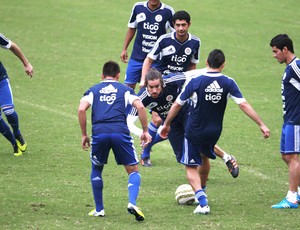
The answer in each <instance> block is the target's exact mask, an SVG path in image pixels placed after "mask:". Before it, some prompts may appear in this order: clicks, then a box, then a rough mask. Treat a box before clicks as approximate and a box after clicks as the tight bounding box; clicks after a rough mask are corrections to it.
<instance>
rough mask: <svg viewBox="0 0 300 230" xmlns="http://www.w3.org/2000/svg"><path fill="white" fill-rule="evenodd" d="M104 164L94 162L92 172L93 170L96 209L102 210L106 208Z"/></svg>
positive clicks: (92, 181)
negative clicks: (103, 193)
mask: <svg viewBox="0 0 300 230" xmlns="http://www.w3.org/2000/svg"><path fill="white" fill-rule="evenodd" d="M102 170H103V165H102V166H97V165H94V164H92V172H91V184H92V189H93V195H94V201H95V205H96V211H97V212H100V211H101V210H102V209H104V205H103V195H102V191H103V180H102Z"/></svg>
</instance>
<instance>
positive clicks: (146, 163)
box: [141, 157, 152, 167]
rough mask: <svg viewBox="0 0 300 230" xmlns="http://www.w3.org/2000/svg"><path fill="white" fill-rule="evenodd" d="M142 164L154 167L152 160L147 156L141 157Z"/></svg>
mask: <svg viewBox="0 0 300 230" xmlns="http://www.w3.org/2000/svg"><path fill="white" fill-rule="evenodd" d="M141 165H142V166H145V167H152V163H151V161H150V158H149V157H145V158H144V159H141Z"/></svg>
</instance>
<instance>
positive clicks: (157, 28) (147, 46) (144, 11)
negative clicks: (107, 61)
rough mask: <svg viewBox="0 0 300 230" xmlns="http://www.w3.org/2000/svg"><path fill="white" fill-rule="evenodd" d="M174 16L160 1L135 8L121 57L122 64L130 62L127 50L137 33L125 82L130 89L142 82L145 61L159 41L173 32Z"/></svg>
mask: <svg viewBox="0 0 300 230" xmlns="http://www.w3.org/2000/svg"><path fill="white" fill-rule="evenodd" d="M173 14H174V10H173V8H172V7H170V6H168V5H166V4H164V3H162V2H161V1H160V0H149V1H146V2H137V3H136V4H135V5H134V6H133V9H132V13H131V16H130V19H129V22H128V30H127V33H126V36H125V40H124V45H123V50H122V53H121V56H120V57H121V60H122V62H124V63H127V62H128V60H127V59H128V54H127V48H128V46H129V44H130V42H131V40H132V39H133V37H134V35H135V33H136V37H135V40H134V45H133V50H132V53H131V56H130V59H129V62H128V66H127V69H126V75H125V81H124V83H125V84H126V85H128V86H129V87H131V88H133V89H135V86H136V84H137V83H138V82H140V79H141V72H142V66H143V62H144V59H145V58H146V56H147V54H148V53H149V51H150V50H151V49H152V47H153V46H154V44H155V42H156V41H157V39H158V38H159V37H160V36H161V35H163V34H165V33H167V32H170V31H172V30H173V28H172V16H173Z"/></svg>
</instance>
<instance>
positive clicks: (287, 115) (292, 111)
mask: <svg viewBox="0 0 300 230" xmlns="http://www.w3.org/2000/svg"><path fill="white" fill-rule="evenodd" d="M270 46H271V48H272V52H273V56H274V58H276V59H277V60H278V62H279V63H280V64H282V63H285V64H286V68H285V71H284V74H283V76H282V84H281V95H282V103H283V125H282V132H281V142H280V153H281V157H282V160H283V161H284V162H285V163H286V164H287V166H288V169H289V190H288V192H287V195H286V197H285V198H284V199H283V200H282V201H281V202H279V203H278V204H275V205H273V206H272V208H279V209H282V208H298V206H299V204H298V202H299V203H300V159H299V154H300V60H299V59H298V58H297V57H296V55H295V53H294V46H293V41H292V39H291V38H290V37H289V36H288V35H287V34H278V35H277V36H275V37H274V38H272V40H271V42H270Z"/></svg>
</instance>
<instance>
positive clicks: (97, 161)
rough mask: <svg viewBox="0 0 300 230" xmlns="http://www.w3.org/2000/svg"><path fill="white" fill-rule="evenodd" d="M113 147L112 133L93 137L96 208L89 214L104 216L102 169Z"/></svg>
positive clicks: (92, 181) (92, 152) (93, 180)
mask: <svg viewBox="0 0 300 230" xmlns="http://www.w3.org/2000/svg"><path fill="white" fill-rule="evenodd" d="M110 148H111V144H110V135H107V134H101V135H98V136H97V137H93V138H92V143H91V154H90V159H91V162H92V169H91V175H90V180H91V185H92V190H93V197H94V202H95V206H96V207H95V209H94V210H92V211H90V212H89V216H100V217H103V216H104V215H105V213H104V203H103V179H102V171H103V167H104V165H105V164H106V163H107V159H108V154H109V151H110Z"/></svg>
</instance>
